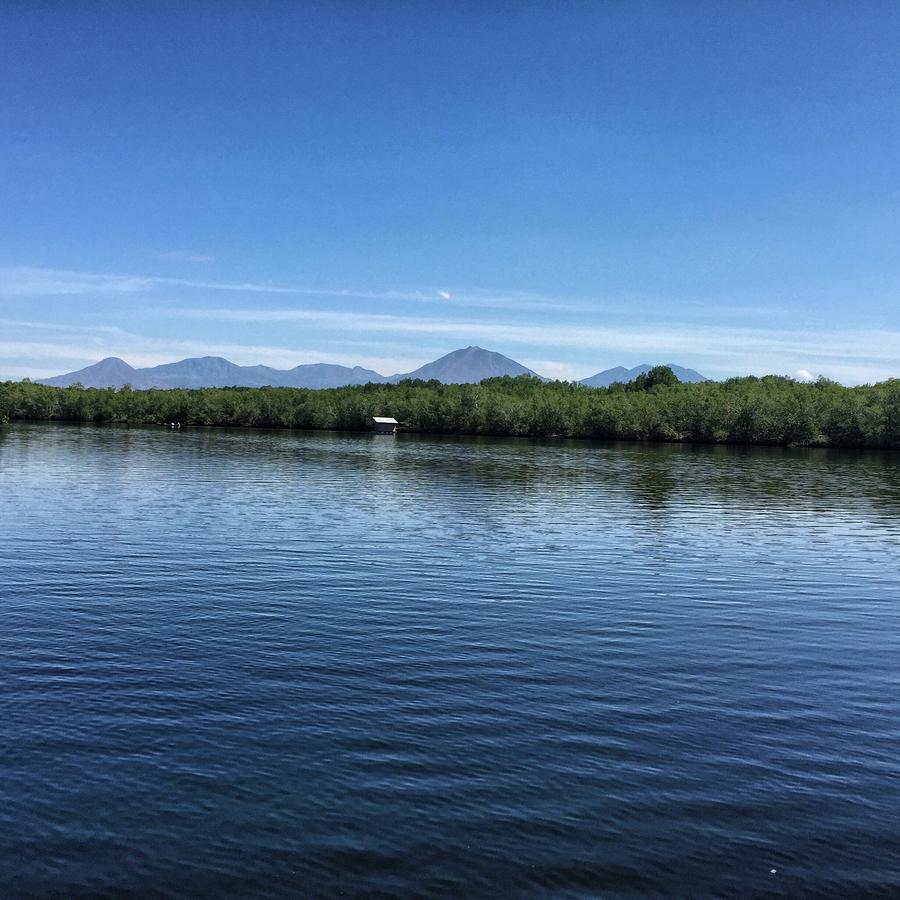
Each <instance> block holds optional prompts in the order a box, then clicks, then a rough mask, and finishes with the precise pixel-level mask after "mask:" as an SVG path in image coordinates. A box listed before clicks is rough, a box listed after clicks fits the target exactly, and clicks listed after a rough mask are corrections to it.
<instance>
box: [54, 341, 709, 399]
mask: <svg viewBox="0 0 900 900" xmlns="http://www.w3.org/2000/svg"><path fill="white" fill-rule="evenodd" d="M667 365H669V367H670V368H671V369H672V371H673V372H674V373H675V374H676V375H677V376H678V378H679V379H680V380H681V381H688V382H697V381H706V380H707V379H705V378H704V377H703V376H702V375H701V374H700V373H699V372H695V371H694V370H693V369H685V368H684V367H682V366H676V365H675V364H673V363H668V364H667ZM650 368H651V366H649V365H647V364H644V365H641V366H635V367H634V368H633V369H626V368H624V367H623V366H616V368H614V369H606V371H604V372H598V373H597V374H596V375H592V376H591V377H590V378H585V379H583V380H582V381H581V382H579V383H580V384H584V385H588V386H589V387H608V386H609V385H611V384H612V383H613V382H614V381H633V380H634V379H635V378H637V376H638V375H640V374H641V372H649V371H650ZM502 375H511V376H513V377H516V376H518V375H532V376H535V377H537V378H540V377H541V376H540V375H537V373H535V372H533V371H532V370H531V369H529V368H526V367H525V366H523V365H522V364H521V363H518V362H516V361H515V360H514V359H510V358H509V357H508V356H504V355H503V354H502V353H497V352H495V351H493V350H484V349H482V348H481V347H465V348H463V349H461V350H454V351H453V352H452V353H448V354H447V355H446V356H442V357H441V358H440V359H436V360H434V361H433V362H430V363H426V364H425V365H424V366H421V367H420V368H418V369H416V370H415V371H414V372H406V373H404V374H399V375H391V376H390V377H386V376H384V375H380V374H379V373H378V372H375V371H373V370H372V369H364V368H362V367H361V366H353V367H352V368H351V367H350V366H337V365H331V364H329V363H311V364H307V365H302V366H295V367H294V368H293V369H273V368H271V367H269V366H238V365H236V364H235V363H233V362H229V361H228V360H227V359H223V358H222V357H221V356H202V357H199V358H194V359H182V360H181V361H180V362H174V363H165V364H163V365H161V366H152V367H150V368H146V369H135V368H133V367H132V366H130V365H128V363H127V362H125V361H124V360H122V359H118V358H117V357H115V356H110V357H107V358H106V359H102V360H100V362H98V363H94V365H92V366H87V367H86V368H84V369H79V370H78V371H77V372H69V373H68V374H67V375H56V376H54V377H53V378H44V379H42V380H40V381H39V382H38V383H39V384H47V385H50V386H52V387H68V386H69V385H72V384H82V385H84V386H85V387H92V388H108V387H113V388H120V387H122V386H123V385H126V384H130V385H131V386H132V387H133V388H134V389H135V390H141V389H146V388H201V387H266V386H267V385H271V386H272V387H302V388H332V387H344V386H345V385H352V384H368V383H370V382H375V383H377V384H384V383H385V382H391V383H396V382H398V381H403V380H404V379H407V378H421V379H422V380H423V381H430V380H431V379H436V380H437V381H442V382H443V383H444V384H468V383H477V382H479V381H483V380H484V379H485V378H496V377H498V376H502ZM543 380H547V379H543Z"/></svg>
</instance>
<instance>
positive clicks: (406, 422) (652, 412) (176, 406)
mask: <svg viewBox="0 0 900 900" xmlns="http://www.w3.org/2000/svg"><path fill="white" fill-rule="evenodd" d="M373 415H374V416H377V415H391V416H395V417H396V418H397V419H399V421H400V422H401V423H402V427H403V429H404V430H406V431H421V432H431V433H438V434H490V435H519V436H527V437H547V436H553V435H558V436H561V437H583V438H602V439H614V440H650V441H698V442H714V443H726V442H727V443H757V444H788V445H809V446H842V447H900V380H891V381H885V382H883V383H881V384H876V385H866V386H863V387H855V388H846V387H842V386H841V385H839V384H836V383H834V382H831V381H827V380H825V379H820V380H819V381H817V382H816V383H814V384H801V383H798V382H796V381H793V380H791V379H789V378H779V377H776V376H767V377H765V378H734V379H731V380H730V381H724V382H712V381H709V382H704V383H702V384H682V383H680V382H679V381H678V379H677V378H676V377H675V376H674V374H672V372H671V370H670V369H668V368H666V367H664V366H660V367H657V368H656V369H653V370H651V371H650V372H647V373H646V375H641V376H640V377H639V378H637V379H636V380H635V381H634V382H631V383H630V384H627V385H612V386H611V387H609V388H606V389H603V388H588V387H584V386H583V385H578V384H571V383H568V382H559V381H555V382H546V383H545V382H542V381H540V380H539V379H537V378H531V377H528V376H522V377H519V378H510V377H508V376H507V377H503V378H489V379H487V380H486V381H483V382H481V384H459V385H449V384H441V383H440V382H438V381H403V382H400V383H399V384H366V385H361V386H357V387H344V388H335V389H332V390H319V391H314V390H305V389H300V388H206V389H201V390H182V389H175V390H148V391H134V390H131V389H130V388H127V387H126V388H123V389H122V390H119V391H117V390H112V389H108V390H97V389H92V388H84V387H82V386H80V385H74V386H72V387H70V388H51V387H44V386H43V385H38V384H32V383H30V382H24V381H23V382H6V383H0V421H3V420H5V419H33V420H34V419H36V420H58V421H72V422H109V423H161V424H167V423H169V422H180V423H182V424H183V425H225V426H239V427H248V426H256V427H266V428H310V429H325V428H334V429H345V430H367V429H368V428H369V427H370V422H371V417H372V416H373Z"/></svg>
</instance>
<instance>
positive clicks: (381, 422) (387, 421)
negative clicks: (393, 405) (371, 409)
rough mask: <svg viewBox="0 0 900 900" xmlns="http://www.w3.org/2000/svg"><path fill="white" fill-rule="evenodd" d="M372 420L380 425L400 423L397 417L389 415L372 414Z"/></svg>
mask: <svg viewBox="0 0 900 900" xmlns="http://www.w3.org/2000/svg"><path fill="white" fill-rule="evenodd" d="M372 421H373V422H377V423H378V424H379V425H398V424H399V422H398V421H397V420H396V419H392V418H390V417H389V416H372Z"/></svg>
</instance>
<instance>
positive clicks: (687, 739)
mask: <svg viewBox="0 0 900 900" xmlns="http://www.w3.org/2000/svg"><path fill="white" fill-rule="evenodd" d="M773 869H774V870H776V871H775V873H774V874H773V873H772V871H771V870H773ZM898 891H900V454H891V455H888V454H885V455H875V454H863V453H858V454H852V453H841V454H839V453H827V452H823V451H784V450H759V449H736V448H730V449H729V448H690V447H677V446H675V447H661V446H649V447H641V446H638V445H631V446H608V445H607V446H604V445H592V444H587V443H530V442H525V441H518V442H516V441H499V440H498V441H476V440H469V439H460V440H453V439H444V440H438V439H425V438H416V437H412V436H400V437H399V438H397V439H391V438H371V437H367V436H334V435H321V434H320V435H316V434H293V433H285V432H282V433H270V432H240V431H230V432H229V431H203V430H185V431H182V432H170V431H166V430H163V429H156V430H154V429H131V430H125V429H102V428H88V427H51V426H34V427H31V426H14V427H10V428H7V429H6V430H5V431H4V430H0V894H2V895H3V896H4V897H6V896H13V897H15V896H32V895H37V896H48V895H59V896H63V895H65V896H87V895H91V896H98V895H116V896H122V895H125V894H132V895H142V896H196V895H198V894H204V895H218V896H222V895H230V896H251V895H252V896H272V897H282V896H284V897H287V896H304V897H318V896H323V897H325V896H362V895H366V896H403V897H415V896H422V897H450V896H463V895H465V896H481V895H483V896H497V897H520V896H521V897H531V896H533V897H538V896H553V897H578V896H597V895H601V896H613V897H614V896H647V895H657V894H666V895H672V896H688V895H690V896H713V895H718V896H723V895H725V896H735V895H739V896H748V895H759V896H762V895H768V896H771V895H785V896H787V895H790V896H795V895H797V894H806V895H811V894H812V895H822V894H826V895H845V896H846V895H854V896H865V895H871V896H880V895H885V896H887V895H890V894H896V892H898Z"/></svg>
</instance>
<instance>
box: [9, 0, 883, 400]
mask: <svg viewBox="0 0 900 900" xmlns="http://www.w3.org/2000/svg"><path fill="white" fill-rule="evenodd" d="M470 344H475V345H479V346H482V347H486V348H488V349H492V350H498V351H500V352H502V353H504V354H506V355H508V356H511V357H513V358H515V359H517V360H519V361H520V362H522V363H524V364H525V365H527V366H529V367H530V368H532V369H534V370H536V371H537V372H539V373H540V374H543V375H547V376H550V377H558V378H566V379H572V378H582V377H585V376H588V375H591V374H593V373H595V372H597V371H600V370H602V369H605V368H608V367H611V366H615V365H625V366H629V367H630V366H634V365H637V364H639V363H644V362H647V363H651V364H656V363H662V362H675V363H678V364H681V365H685V366H690V367H693V368H695V369H697V370H699V371H700V372H702V373H703V374H704V375H707V376H709V377H713V378H725V377H730V376H733V375H745V374H757V375H762V374H767V373H775V374H785V375H791V376H792V377H797V378H807V377H815V376H817V375H819V374H822V375H825V376H827V377H830V378H834V379H836V380H839V381H842V382H844V383H846V384H858V383H865V382H872V381H878V380H883V379H886V378H889V377H900V6H898V5H897V4H895V3H888V2H884V3H878V2H866V0H862V2H849V0H847V2H831V0H821V2H807V3H783V2H755V0H747V2H734V3H722V2H720V0H719V2H710V3H705V2H690V0H686V2H683V3H671V2H651V3H643V2H592V3H549V2H544V3H528V2H515V3H513V2H506V3H500V2H482V3H469V2H452V3H451V2H447V3H441V2H437V0H434V2H429V3H402V2H350V0H346V2H340V3H338V2H335V3H328V2H322V3H315V4H303V3H282V2H256V3H253V2H244V3H228V2H217V3H210V4H204V3H202V2H196V3H192V4H184V3H180V4H177V5H167V4H166V3H154V4H146V5H143V4H140V3H133V4H113V3H109V2H106V3H104V2H87V0H85V2H82V3H65V2H51V3H44V4H42V3H39V2H24V0H21V2H19V0H10V2H7V3H5V4H3V5H2V7H0V379H4V378H12V379H18V378H23V377H30V378H41V377H46V376H49V375H54V374H59V373H61V372H67V371H71V370H74V369H78V368H81V367H83V366H85V365H88V364H90V363H92V362H96V361H97V360H99V359H101V358H103V357H105V356H119V357H122V358H123V359H125V360H126V361H128V362H129V363H131V364H132V365H136V366H145V365H154V364H157V363H162V362H171V361H174V360H178V359H182V358H184V357H187V356H205V355H212V356H225V357H227V358H228V359H231V360H232V361H234V362H237V363H239V364H249V365H252V364H257V363H262V364H267V365H273V366H277V367H279V368H287V367H291V366H294V365H297V364H300V363H308V362H334V363H341V364H346V365H356V364H359V365H364V366H367V367H369V368H373V369H376V370H377V371H379V372H381V373H383V374H392V373H394V372H405V371H410V370H412V369H414V368H416V367H417V366H418V365H420V364H422V363H424V362H426V361H428V360H430V359H434V358H435V357H437V356H440V355H442V354H444V353H447V352H449V351H451V350H454V349H456V348H458V347H465V346H468V345H470Z"/></svg>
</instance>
